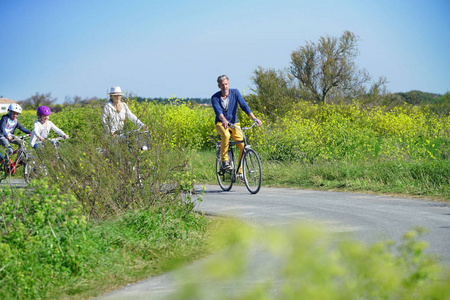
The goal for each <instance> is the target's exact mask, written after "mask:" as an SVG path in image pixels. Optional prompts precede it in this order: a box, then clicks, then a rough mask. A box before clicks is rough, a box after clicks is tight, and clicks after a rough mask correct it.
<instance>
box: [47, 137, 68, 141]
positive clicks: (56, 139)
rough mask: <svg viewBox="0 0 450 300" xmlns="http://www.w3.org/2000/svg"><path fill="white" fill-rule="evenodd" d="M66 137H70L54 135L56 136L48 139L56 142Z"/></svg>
mask: <svg viewBox="0 0 450 300" xmlns="http://www.w3.org/2000/svg"><path fill="white" fill-rule="evenodd" d="M67 139H70V137H68V138H65V137H63V136H59V137H56V138H53V139H49V140H50V141H52V142H57V141H59V140H67Z"/></svg>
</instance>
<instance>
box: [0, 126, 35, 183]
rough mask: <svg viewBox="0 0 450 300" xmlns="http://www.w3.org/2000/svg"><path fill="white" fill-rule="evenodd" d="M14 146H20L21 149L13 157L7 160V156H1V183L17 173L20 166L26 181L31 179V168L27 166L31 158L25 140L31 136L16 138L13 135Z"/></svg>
mask: <svg viewBox="0 0 450 300" xmlns="http://www.w3.org/2000/svg"><path fill="white" fill-rule="evenodd" d="M12 137H13V140H14V142H15V143H14V144H18V145H19V147H18V148H17V149H16V150H15V151H14V152H13V154H12V155H10V156H9V158H7V156H6V155H4V154H1V155H0V182H1V181H2V180H4V179H6V177H8V176H12V175H14V174H15V173H16V171H17V169H18V168H19V167H20V166H23V177H24V178H25V180H28V178H29V171H30V169H29V166H28V164H27V162H28V159H29V157H30V154H29V152H28V151H27V149H26V146H25V145H26V144H27V143H25V140H26V139H29V138H30V136H29V135H23V136H16V135H13V136H12Z"/></svg>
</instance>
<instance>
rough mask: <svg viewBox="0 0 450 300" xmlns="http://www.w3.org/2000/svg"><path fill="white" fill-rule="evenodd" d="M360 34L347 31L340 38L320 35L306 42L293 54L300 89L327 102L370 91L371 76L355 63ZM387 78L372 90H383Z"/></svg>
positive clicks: (313, 97)
mask: <svg viewBox="0 0 450 300" xmlns="http://www.w3.org/2000/svg"><path fill="white" fill-rule="evenodd" d="M358 39H359V38H358V37H357V36H356V35H355V34H354V33H352V32H350V31H345V32H344V33H343V34H342V36H341V37H339V38H336V37H329V36H327V37H321V38H320V39H319V42H318V43H317V44H316V43H314V42H307V43H306V45H305V46H302V47H300V48H299V49H298V50H296V51H293V52H292V54H291V66H290V68H289V70H290V72H291V74H292V75H293V76H294V77H295V78H297V79H298V81H299V88H300V89H301V90H303V91H307V92H309V93H310V95H311V98H312V100H314V101H316V102H318V103H326V102H327V101H328V99H329V98H337V97H352V98H356V97H358V96H360V95H363V94H366V93H367V92H368V91H367V89H366V87H365V84H366V83H367V82H369V81H370V80H371V77H370V76H369V74H368V73H367V72H365V71H364V70H359V69H358V68H357V67H356V64H355V58H356V56H357V55H358V48H357V42H358ZM385 82H386V81H385V80H384V79H380V80H379V81H378V82H377V83H376V84H374V86H373V87H372V88H370V92H373V91H378V90H380V85H384V83H385Z"/></svg>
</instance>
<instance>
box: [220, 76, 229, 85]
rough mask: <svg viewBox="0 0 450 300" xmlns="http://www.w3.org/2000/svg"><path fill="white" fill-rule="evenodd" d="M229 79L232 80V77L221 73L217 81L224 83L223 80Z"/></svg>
mask: <svg viewBox="0 0 450 300" xmlns="http://www.w3.org/2000/svg"><path fill="white" fill-rule="evenodd" d="M225 79H226V80H228V81H230V79H229V78H228V76H227V75H220V76H219V77H217V83H219V84H220V83H222V81H223V80H225Z"/></svg>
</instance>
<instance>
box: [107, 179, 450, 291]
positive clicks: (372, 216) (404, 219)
mask: <svg viewBox="0 0 450 300" xmlns="http://www.w3.org/2000/svg"><path fill="white" fill-rule="evenodd" d="M205 187H206V194H205V196H204V198H203V202H202V203H201V204H200V206H199V209H200V210H202V211H203V212H205V213H208V214H213V215H222V216H231V217H235V218H239V219H242V220H245V221H247V222H250V223H252V224H256V225H257V226H260V227H275V228H283V227H285V226H289V225H290V224H292V223H294V222H297V221H312V222H318V223H320V224H323V225H324V226H325V227H326V228H328V229H329V230H331V231H334V232H339V233H346V234H349V233H350V234H352V235H353V236H354V237H355V238H356V239H358V240H361V241H363V242H375V241H382V240H386V239H393V240H395V241H399V240H400V239H401V237H402V235H403V234H404V233H405V232H407V231H408V230H410V229H412V228H413V227H415V226H420V227H425V228H428V229H429V233H428V234H427V235H426V236H425V237H424V239H425V240H426V241H427V242H428V243H429V245H430V248H429V251H430V252H432V253H435V254H437V255H438V256H439V259H440V261H441V262H442V263H443V264H446V265H450V251H449V250H448V249H450V205H448V204H444V203H439V202H431V201H424V200H418V199H407V198H397V197H396V198H394V197H386V196H376V195H366V194H356V193H340V192H322V191H309V190H297V189H280V188H262V189H261V191H260V192H259V193H258V194H257V195H251V194H249V193H248V192H247V190H246V189H245V187H244V186H234V187H233V189H232V190H231V191H230V192H221V191H220V190H219V187H218V186H215V185H212V186H209V185H208V186H205ZM258 255H260V254H258V253H257V252H255V256H258ZM208 259H214V257H211V258H208ZM263 260H264V258H262V259H256V260H255V261H257V262H262V261H263ZM197 264H201V262H199V263H194V264H193V265H191V266H188V267H187V269H189V268H193V269H195V265H197ZM185 269H186V268H185ZM177 272H180V271H174V272H169V273H167V274H163V275H160V276H156V277H153V278H150V279H148V280H144V281H142V282H140V283H137V284H134V285H130V286H128V287H126V288H124V289H121V290H118V291H115V292H112V293H109V294H106V295H104V296H102V297H100V299H164V298H165V296H166V295H167V293H169V292H170V291H171V290H173V289H174V287H175V283H174V280H175V279H174V278H175V277H176V276H177ZM193 274H195V272H193ZM221 288H227V287H221Z"/></svg>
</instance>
